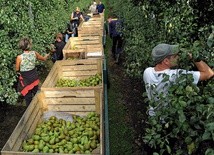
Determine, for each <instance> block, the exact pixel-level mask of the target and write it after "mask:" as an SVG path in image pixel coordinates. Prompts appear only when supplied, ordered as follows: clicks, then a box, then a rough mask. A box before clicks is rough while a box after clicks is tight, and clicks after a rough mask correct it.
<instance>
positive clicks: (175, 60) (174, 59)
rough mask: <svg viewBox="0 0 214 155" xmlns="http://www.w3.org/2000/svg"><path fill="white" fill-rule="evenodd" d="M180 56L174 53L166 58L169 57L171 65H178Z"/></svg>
mask: <svg viewBox="0 0 214 155" xmlns="http://www.w3.org/2000/svg"><path fill="white" fill-rule="evenodd" d="M178 58H179V56H178V55H177V54H174V55H170V56H168V57H167V58H166V59H168V61H169V66H170V67H175V66H177V65H178Z"/></svg>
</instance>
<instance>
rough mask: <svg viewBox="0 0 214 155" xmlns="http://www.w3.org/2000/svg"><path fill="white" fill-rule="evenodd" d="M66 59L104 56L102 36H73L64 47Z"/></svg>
mask: <svg viewBox="0 0 214 155" xmlns="http://www.w3.org/2000/svg"><path fill="white" fill-rule="evenodd" d="M63 56H64V59H68V58H70V57H73V58H80V59H84V58H91V57H93V58H94V57H97V58H99V57H100V58H103V57H104V49H103V40H102V37H101V36H86V37H71V38H69V40H68V42H67V43H66V45H65V47H64V48H63Z"/></svg>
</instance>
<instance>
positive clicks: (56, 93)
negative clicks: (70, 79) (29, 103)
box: [42, 87, 94, 98]
mask: <svg viewBox="0 0 214 155" xmlns="http://www.w3.org/2000/svg"><path fill="white" fill-rule="evenodd" d="M75 89H76V88H73V87H64V88H62V87H60V88H55V89H54V90H51V89H49V90H48V89H46V90H45V89H44V90H42V91H43V92H44V95H45V97H59V98H60V97H94V90H93V89H92V88H84V89H82V90H75ZM87 89H88V90H87Z"/></svg>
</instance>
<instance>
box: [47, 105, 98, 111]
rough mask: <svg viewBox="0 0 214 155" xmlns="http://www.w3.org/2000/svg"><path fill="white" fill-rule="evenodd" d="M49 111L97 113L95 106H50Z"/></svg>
mask: <svg viewBox="0 0 214 155" xmlns="http://www.w3.org/2000/svg"><path fill="white" fill-rule="evenodd" d="M48 110H49V111H63V112H69V111H86V112H87V111H96V108H95V105H93V104H92V105H84V104H82V105H52V104H51V105H48Z"/></svg>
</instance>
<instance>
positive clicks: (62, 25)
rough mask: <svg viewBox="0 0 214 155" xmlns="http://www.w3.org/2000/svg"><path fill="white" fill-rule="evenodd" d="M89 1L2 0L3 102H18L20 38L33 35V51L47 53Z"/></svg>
mask: <svg viewBox="0 0 214 155" xmlns="http://www.w3.org/2000/svg"><path fill="white" fill-rule="evenodd" d="M66 2H68V3H66ZM90 3H91V1H90V0H84V1H83V0H79V1H73V0H68V1H59V0H48V1H38V0H31V1H29V0H16V1H6V0H1V10H0V18H1V21H0V42H1V44H0V58H1V63H0V67H1V70H0V75H1V76H0V81H1V82H0V102H5V103H8V104H16V102H17V99H18V96H19V95H18V94H17V92H16V90H15V88H16V78H17V77H16V74H15V69H14V64H15V58H16V56H17V55H18V54H20V53H21V51H20V50H19V49H18V46H17V44H18V41H19V39H20V38H21V37H23V36H28V37H30V38H32V40H33V50H35V51H38V52H39V53H41V54H42V55H44V54H45V53H46V48H47V46H48V45H50V44H51V43H53V42H54V37H55V34H56V33H58V32H62V33H63V32H64V31H65V29H66V23H67V22H68V21H69V19H70V15H71V12H72V11H73V10H74V9H75V7H76V6H79V7H80V8H81V9H82V10H83V9H85V8H88V5H89V4H90ZM40 63H41V62H38V64H40ZM42 66H43V67H45V66H44V65H42Z"/></svg>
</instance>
